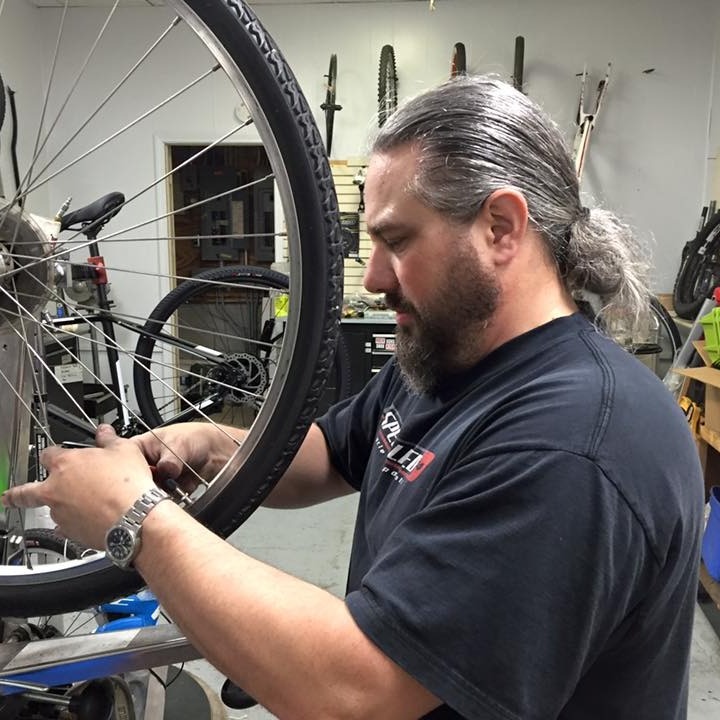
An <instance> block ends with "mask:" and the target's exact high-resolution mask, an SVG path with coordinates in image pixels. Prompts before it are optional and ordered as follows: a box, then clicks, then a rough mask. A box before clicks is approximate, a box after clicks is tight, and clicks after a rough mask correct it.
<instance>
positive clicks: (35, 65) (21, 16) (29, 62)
mask: <svg viewBox="0 0 720 720" xmlns="http://www.w3.org/2000/svg"><path fill="white" fill-rule="evenodd" d="M0 5H2V3H0ZM38 18H39V16H38V11H37V10H36V9H35V8H32V7H31V6H30V5H29V4H28V3H26V2H18V1H17V0H16V1H13V0H11V1H10V2H5V4H4V7H3V11H2V14H0V75H1V76H2V79H3V82H4V83H5V85H6V87H7V88H10V89H12V90H14V91H15V103H16V105H17V113H18V122H19V123H20V122H22V120H23V119H27V118H33V122H31V123H28V122H22V127H21V128H19V129H18V135H17V154H18V165H19V167H20V168H21V173H23V171H24V170H26V169H27V168H28V166H29V164H30V158H31V157H32V147H33V144H34V142H35V138H36V132H35V131H36V129H37V123H36V122H35V121H34V120H35V119H37V118H39V117H40V114H41V111H42V109H41V103H40V98H41V93H40V62H39V60H38V58H39V56H40V55H41V53H42V46H41V39H40V37H39V36H38V33H37V23H38ZM11 133H12V123H11V120H10V106H9V102H8V103H7V106H6V118H5V122H4V124H3V128H2V131H1V132H0V173H1V174H2V180H3V189H4V191H5V193H6V194H8V195H9V194H10V193H11V192H13V191H14V189H15V188H14V183H13V174H12V164H11V162H10V139H11ZM41 195H42V197H43V201H42V202H44V201H45V194H44V193H42V194H41Z"/></svg>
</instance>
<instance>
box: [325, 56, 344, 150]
mask: <svg viewBox="0 0 720 720" xmlns="http://www.w3.org/2000/svg"><path fill="white" fill-rule="evenodd" d="M325 77H326V78H327V89H326V91H325V102H324V103H323V104H322V105H321V106H320V109H321V110H322V111H323V112H324V113H325V151H326V152H327V155H328V157H330V153H331V152H332V140H333V129H334V126H335V113H336V112H337V111H338V110H342V105H338V104H337V102H336V98H337V55H336V54H335V53H332V55H330V66H329V68H328V72H327V75H326V76H325Z"/></svg>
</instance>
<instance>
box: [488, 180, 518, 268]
mask: <svg viewBox="0 0 720 720" xmlns="http://www.w3.org/2000/svg"><path fill="white" fill-rule="evenodd" d="M476 222H479V223H480V224H481V225H482V228H483V235H484V236H485V239H486V242H487V248H486V250H488V251H489V252H490V256H491V257H492V258H493V261H494V262H495V263H496V264H498V265H502V264H504V263H506V262H508V261H509V260H510V259H512V258H513V257H514V256H515V255H516V254H517V252H518V250H519V249H520V247H521V244H522V241H523V240H524V238H525V235H526V233H527V228H528V206H527V201H526V200H525V196H524V195H523V194H522V193H521V192H520V191H519V190H516V189H515V188H513V187H505V188H499V189H498V190H495V191H494V192H493V193H491V194H490V195H489V197H488V199H487V200H486V201H485V202H484V203H483V206H482V208H481V210H480V214H479V215H478V218H477V221H476Z"/></svg>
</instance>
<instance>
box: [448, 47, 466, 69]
mask: <svg viewBox="0 0 720 720" xmlns="http://www.w3.org/2000/svg"><path fill="white" fill-rule="evenodd" d="M457 75H467V63H466V62H465V45H464V44H463V43H461V42H459V43H455V45H454V47H453V55H452V60H451V62H450V77H455V76H457Z"/></svg>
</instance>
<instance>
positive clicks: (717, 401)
mask: <svg viewBox="0 0 720 720" xmlns="http://www.w3.org/2000/svg"><path fill="white" fill-rule="evenodd" d="M675 372H677V373H678V374H680V375H682V376H684V377H688V378H691V379H693V380H699V381H700V382H701V383H703V384H704V385H705V402H704V406H705V426H706V427H707V428H709V429H710V430H712V431H713V432H717V433H720V370H716V369H715V368H713V367H701V368H683V369H682V370H681V369H678V370H675Z"/></svg>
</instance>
